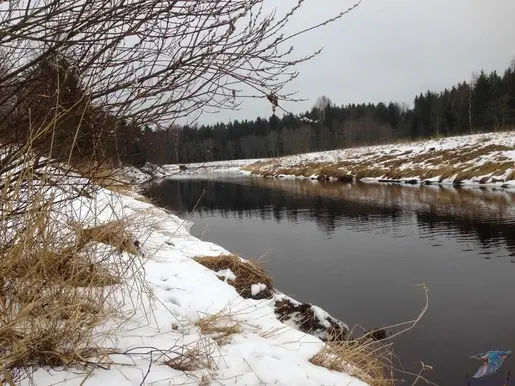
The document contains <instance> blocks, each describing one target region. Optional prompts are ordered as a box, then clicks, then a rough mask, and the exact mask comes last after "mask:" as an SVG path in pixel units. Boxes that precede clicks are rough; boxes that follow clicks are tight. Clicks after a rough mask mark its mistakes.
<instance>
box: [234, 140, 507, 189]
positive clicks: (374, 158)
mask: <svg viewBox="0 0 515 386" xmlns="http://www.w3.org/2000/svg"><path fill="white" fill-rule="evenodd" d="M353 150H354V152H355V154H352V152H353ZM512 150H515V148H514V147H513V146H506V145H502V144H488V145H485V146H482V145H481V144H480V143H479V144H478V143H474V144H469V145H467V146H463V147H460V148H455V149H445V150H436V149H435V148H429V149H428V150H427V151H424V152H422V153H417V152H414V151H413V150H407V151H404V152H399V151H396V150H395V149H392V150H391V151H390V152H385V151H380V150H376V151H374V152H370V151H369V152H363V150H362V149H361V148H356V149H346V151H347V153H346V154H347V155H346V156H345V157H346V158H343V159H342V158H341V157H336V156H335V160H334V161H314V159H316V158H318V157H315V158H313V157H311V158H309V159H310V160H309V161H298V162H293V163H289V162H288V159H289V158H288V157H283V158H279V159H274V160H268V161H261V162H256V163H254V164H251V165H248V166H246V167H244V168H243V169H244V170H247V171H250V172H251V173H252V174H257V175H262V176H264V177H279V176H281V175H292V176H298V177H301V176H302V177H310V178H316V179H319V180H329V179H336V180H339V181H344V182H351V181H354V180H361V179H363V178H382V179H384V180H403V179H410V178H413V177H418V178H420V180H422V181H424V180H428V179H431V178H436V177H439V182H442V181H443V180H445V179H450V178H453V179H454V183H455V184H460V183H461V182H462V181H464V180H468V179H472V178H474V177H478V176H487V177H484V178H482V179H480V180H479V181H478V182H479V183H487V182H488V180H489V179H490V176H494V177H495V176H498V180H495V181H493V182H506V181H509V180H512V179H513V178H514V174H515V162H514V161H513V160H511V159H510V158H509V157H506V156H504V155H503V152H507V151H512ZM487 157H488V160H486V158H487ZM320 159H322V157H320ZM510 169H512V172H511V173H510V172H509V171H510ZM499 176H504V177H503V178H500V177H499Z"/></svg>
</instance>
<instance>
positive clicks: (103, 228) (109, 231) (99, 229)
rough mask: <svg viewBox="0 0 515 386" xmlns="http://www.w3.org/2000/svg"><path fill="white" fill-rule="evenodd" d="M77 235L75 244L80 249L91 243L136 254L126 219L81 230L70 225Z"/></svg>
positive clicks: (76, 226)
mask: <svg viewBox="0 0 515 386" xmlns="http://www.w3.org/2000/svg"><path fill="white" fill-rule="evenodd" d="M72 226H73V228H74V231H75V233H76V235H77V244H78V246H80V247H83V246H85V245H86V244H88V243H91V242H97V243H102V244H106V245H110V246H112V247H114V248H116V250H118V251H120V252H122V251H123V252H128V253H132V254H137V253H138V247H137V246H136V245H135V244H134V242H135V238H134V236H133V235H132V234H131V232H129V230H128V229H129V224H128V220H127V219H121V220H113V221H110V222H108V223H105V224H102V225H98V226H96V227H89V228H83V227H81V225H80V224H76V223H75V224H72Z"/></svg>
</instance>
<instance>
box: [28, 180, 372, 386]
mask: <svg viewBox="0 0 515 386" xmlns="http://www.w3.org/2000/svg"><path fill="white" fill-rule="evenodd" d="M92 204H93V206H94V207H95V208H97V210H95V211H94V212H90V211H89V210H90V209H88V208H91V207H92ZM83 208H86V209H88V211H89V212H88V211H86V209H84V210H83ZM59 213H63V214H64V213H67V214H68V215H70V216H79V217H80V216H82V217H83V218H82V220H84V216H86V217H88V216H89V217H91V221H94V222H95V225H99V224H101V223H103V222H104V223H105V222H108V221H111V220H112V219H113V217H116V218H124V217H129V218H132V219H138V218H145V219H146V220H145V221H144V222H141V224H144V225H135V224H138V223H139V222H138V220H135V221H134V224H133V227H132V228H131V232H133V235H134V237H135V238H136V239H137V240H139V241H140V242H141V251H142V254H143V256H145V263H144V267H143V269H144V274H145V280H146V282H147V283H148V284H149V285H150V287H151V288H152V293H153V298H152V299H147V298H146V297H145V294H142V293H141V291H139V290H138V289H136V288H134V289H132V293H131V294H130V298H131V301H126V302H125V303H126V305H125V311H126V312H127V313H128V314H129V315H131V314H132V317H131V318H129V319H128V320H127V321H126V322H124V323H123V324H122V325H120V326H118V325H117V324H116V323H117V321H112V324H113V325H117V331H116V334H115V335H113V336H110V337H109V338H108V339H106V341H105V342H102V345H103V346H105V347H113V348H115V349H116V350H117V351H118V352H123V353H124V354H113V355H110V357H109V358H108V359H106V358H104V359H103V360H102V363H107V365H104V366H103V367H105V368H100V367H99V368H96V369H94V370H93V371H92V372H90V370H89V369H88V370H83V371H82V370H80V369H75V368H69V369H64V368H59V369H48V368H44V369H43V368H41V369H39V370H37V371H36V373H35V374H34V375H33V377H32V379H33V380H34V383H35V384H36V385H39V386H41V385H58V384H66V385H120V386H123V385H127V386H129V385H130V386H133V385H195V384H199V385H209V384H213V385H349V386H362V385H366V383H364V382H362V381H360V380H358V379H357V378H354V377H352V376H350V375H347V374H344V373H339V372H335V371H330V370H328V369H326V368H324V367H320V366H316V365H314V364H312V363H310V362H309V359H310V358H311V357H312V356H313V355H315V354H316V353H317V352H319V351H320V349H321V348H322V347H323V345H324V343H323V342H322V341H321V340H320V339H318V338H316V337H315V336H312V335H308V334H305V333H303V332H301V331H299V330H298V329H296V328H295V325H294V324H293V325H292V324H291V323H287V324H284V323H282V322H281V321H279V320H278V317H277V316H276V315H275V313H274V303H275V300H277V299H282V298H284V296H285V295H282V294H278V295H276V298H275V299H265V300H254V299H244V298H242V297H241V296H239V295H238V293H237V292H236V290H235V288H234V287H232V286H231V285H229V284H228V283H227V282H226V281H223V280H220V279H219V277H218V276H217V273H216V272H214V271H211V270H209V269H207V268H205V267H204V266H202V265H200V264H199V263H197V262H196V261H195V260H193V257H196V256H217V255H220V254H227V253H228V252H227V251H226V250H224V249H223V248H222V247H220V246H218V245H215V244H212V243H209V242H204V241H201V240H199V239H197V238H195V237H193V236H192V235H191V234H190V232H189V227H190V226H191V223H190V222H188V221H184V220H181V219H180V218H178V217H176V216H174V215H172V214H170V213H169V212H167V211H166V210H164V209H160V208H157V207H155V206H153V205H151V204H149V203H146V202H144V201H142V200H141V197H139V196H138V195H137V194H136V193H134V194H127V195H119V194H116V193H113V192H111V191H109V190H105V189H100V190H99V191H98V192H96V193H95V194H94V195H93V196H92V197H91V198H86V197H81V198H78V199H75V200H73V201H71V202H67V203H63V204H61V207H60V208H59ZM81 213H82V215H81ZM125 253H126V252H125ZM127 258H129V259H130V258H131V256H130V255H127ZM221 274H222V273H218V275H221ZM225 275H226V276H227V275H228V276H229V277H230V276H231V275H233V274H232V273H231V272H225ZM260 289H261V286H260V285H259V283H256V286H254V287H253V288H252V291H253V292H254V293H257V292H259V290H260ZM213 315H216V316H213ZM316 315H317V317H319V318H320V319H321V320H322V324H323V322H324V320H323V319H324V318H325V317H327V316H328V315H327V314H326V313H325V312H324V311H322V310H320V309H318V308H316ZM206 318H207V319H208V320H211V319H213V320H215V321H216V323H218V324H225V323H229V324H232V325H234V326H236V327H237V328H235V329H234V331H232V333H231V334H229V335H228V336H227V337H226V338H227V339H224V340H223V341H222V340H219V339H217V337H216V336H215V335H216V334H215V335H213V334H207V333H206V331H202V329H201V328H200V327H199V326H197V325H196V322H198V321H199V320H205V319H206ZM210 318H211V319H210ZM108 324H109V323H108ZM108 327H109V326H106V328H108ZM215 330H216V329H215ZM100 336H101V335H100ZM188 358H190V359H191V358H196V359H195V360H194V361H190V362H191V363H190V362H188V360H189V359H188ZM167 361H172V362H173V363H175V365H174V366H169V365H167V364H165V362H167ZM172 367H175V369H174V368H172ZM23 384H26V385H28V384H30V382H29V380H26V381H25V382H24V383H23Z"/></svg>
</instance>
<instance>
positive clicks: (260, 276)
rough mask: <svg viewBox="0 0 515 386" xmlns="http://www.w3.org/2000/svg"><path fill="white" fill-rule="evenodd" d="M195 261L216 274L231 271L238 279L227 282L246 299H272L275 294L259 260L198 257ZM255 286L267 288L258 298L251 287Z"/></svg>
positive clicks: (222, 256)
mask: <svg viewBox="0 0 515 386" xmlns="http://www.w3.org/2000/svg"><path fill="white" fill-rule="evenodd" d="M195 261H196V262H198V263H200V264H202V265H203V266H204V267H207V268H209V269H211V270H213V271H215V272H218V271H221V270H224V269H230V270H231V271H232V272H233V273H234V275H235V276H236V279H235V280H228V281H227V282H228V283H229V284H230V285H232V286H233V287H234V288H236V291H237V292H238V294H240V295H241V296H242V297H244V298H254V299H256V298H259V299H263V298H270V297H271V296H272V293H273V292H274V291H273V287H272V278H271V277H270V276H269V275H268V274H267V273H266V272H265V270H264V269H263V267H262V266H261V265H260V263H259V261H257V260H244V259H242V258H241V257H239V256H236V255H220V256H203V257H196V258H195ZM253 284H264V285H265V286H266V288H265V289H264V290H262V291H260V292H259V293H258V295H257V296H252V292H251V286H252V285H253Z"/></svg>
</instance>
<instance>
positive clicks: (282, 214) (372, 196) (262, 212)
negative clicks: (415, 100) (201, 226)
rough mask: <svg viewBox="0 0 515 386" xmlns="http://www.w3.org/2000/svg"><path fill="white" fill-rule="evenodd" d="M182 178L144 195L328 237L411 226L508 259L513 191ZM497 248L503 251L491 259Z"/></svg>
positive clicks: (512, 243)
mask: <svg viewBox="0 0 515 386" xmlns="http://www.w3.org/2000/svg"><path fill="white" fill-rule="evenodd" d="M186 181H187V182H186ZM186 181H185V180H167V181H166V182H165V183H163V184H161V185H159V186H155V187H153V189H152V191H151V195H153V196H155V197H156V198H157V200H158V203H160V204H161V205H163V206H166V207H169V208H171V209H172V210H174V211H176V212H177V213H178V214H180V215H184V214H185V213H188V212H189V211H191V210H192V209H193V208H194V207H195V204H196V203H197V201H198V199H199V197H201V195H202V199H201V200H200V202H199V203H198V205H197V207H196V210H195V212H196V213H197V215H199V216H205V215H207V216H214V215H216V216H220V217H224V218H227V217H230V216H233V217H237V218H239V219H241V218H243V217H247V218H252V217H256V216H257V217H259V218H261V219H262V220H263V221H267V220H271V219H273V220H275V221H276V222H278V223H280V222H282V221H288V222H291V223H299V222H305V221H314V222H315V223H316V224H317V227H318V229H319V230H321V231H322V232H324V233H325V234H326V235H327V236H329V237H330V236H332V235H333V234H334V232H335V230H336V229H338V228H339V227H342V226H345V227H347V228H350V229H354V230H356V231H366V232H369V231H375V232H381V231H382V230H383V229H385V230H387V231H389V232H390V231H392V232H394V234H395V236H397V237H403V234H402V233H400V234H398V233H397V232H398V231H399V230H400V229H401V228H402V226H403V225H405V224H406V223H416V225H417V227H418V231H419V233H420V235H419V236H420V237H422V238H424V237H426V238H434V236H436V235H445V236H447V237H452V238H455V239H456V240H459V241H462V242H463V246H462V247H463V250H465V251H467V250H470V248H476V247H477V248H480V249H481V250H480V253H483V254H485V255H489V254H492V253H497V256H507V255H509V256H515V230H514V223H515V192H514V191H507V190H502V189H497V190H493V189H485V188H483V189H479V188H468V189H467V188H455V187H441V186H398V185H387V184H341V183H319V182H313V181H306V180H303V181H291V180H280V179H264V178H245V179H243V178H233V179H232V180H228V181H217V180H211V181H208V180H186ZM471 243H472V244H471ZM500 247H506V249H505V250H503V251H502V252H503V253H501V254H500V255H499V253H498V252H500V250H499V248H500Z"/></svg>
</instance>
